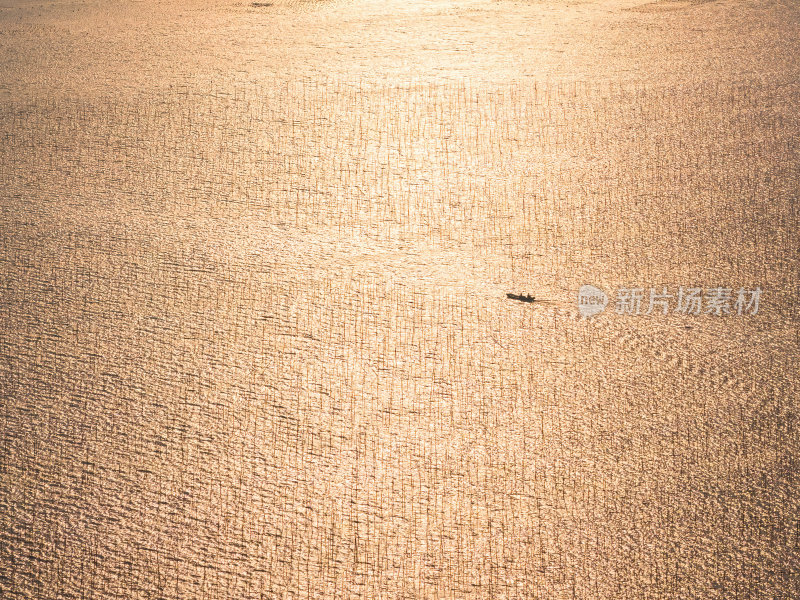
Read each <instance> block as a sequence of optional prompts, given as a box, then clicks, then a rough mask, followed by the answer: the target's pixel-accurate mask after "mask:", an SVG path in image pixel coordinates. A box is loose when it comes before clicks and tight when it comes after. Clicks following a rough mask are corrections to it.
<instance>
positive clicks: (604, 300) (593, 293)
mask: <svg viewBox="0 0 800 600" xmlns="http://www.w3.org/2000/svg"><path fill="white" fill-rule="evenodd" d="M607 305H608V296H606V294H605V292H604V291H603V290H601V289H599V288H596V287H594V286H593V285H582V286H581V289H580V290H578V311H579V312H580V313H581V314H582V315H583V316H584V317H592V316H594V315H596V314H598V313H601V312H603V311H604V310H605V309H606V306H607Z"/></svg>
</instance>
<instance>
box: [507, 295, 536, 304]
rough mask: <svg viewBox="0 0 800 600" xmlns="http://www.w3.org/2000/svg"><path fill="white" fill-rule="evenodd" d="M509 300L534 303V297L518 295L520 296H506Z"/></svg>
mask: <svg viewBox="0 0 800 600" xmlns="http://www.w3.org/2000/svg"><path fill="white" fill-rule="evenodd" d="M506 296H507V297H508V298H510V299H511V300H519V301H520V302H535V301H536V298H535V297H534V296H527V295H520V294H506Z"/></svg>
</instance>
